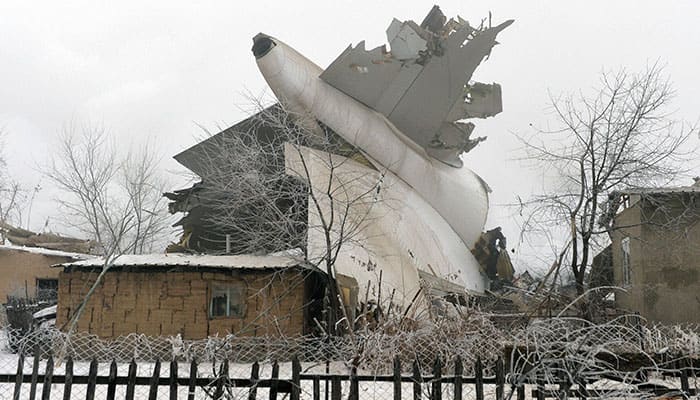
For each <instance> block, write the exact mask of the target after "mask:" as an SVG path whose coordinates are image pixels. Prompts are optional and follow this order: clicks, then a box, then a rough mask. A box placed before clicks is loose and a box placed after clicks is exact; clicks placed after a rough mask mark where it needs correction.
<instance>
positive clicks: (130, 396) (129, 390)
mask: <svg viewBox="0 0 700 400" xmlns="http://www.w3.org/2000/svg"><path fill="white" fill-rule="evenodd" d="M135 387H136V360H134V359H133V358H132V359H131V362H130V363H129V375H128V376H127V380H126V397H125V399H126V400H134V388H135ZM65 400H68V399H65Z"/></svg>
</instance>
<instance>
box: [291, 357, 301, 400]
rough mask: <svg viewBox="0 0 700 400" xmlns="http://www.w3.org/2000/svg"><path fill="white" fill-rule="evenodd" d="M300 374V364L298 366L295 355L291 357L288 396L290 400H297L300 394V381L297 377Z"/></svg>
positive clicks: (297, 359)
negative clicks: (290, 384)
mask: <svg viewBox="0 0 700 400" xmlns="http://www.w3.org/2000/svg"><path fill="white" fill-rule="evenodd" d="M300 374H301V364H299V358H298V357H297V356H296V355H295V356H294V357H292V393H291V394H290V399H291V400H299V395H300V394H301V379H300V378H299V375H300Z"/></svg>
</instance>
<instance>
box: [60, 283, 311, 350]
mask: <svg viewBox="0 0 700 400" xmlns="http://www.w3.org/2000/svg"><path fill="white" fill-rule="evenodd" d="M97 274H98V273H97V272H96V271H81V270H72V271H70V270H68V271H64V272H61V274H60V278H59V289H58V313H57V320H56V326H57V327H59V328H60V327H65V324H66V323H67V322H68V321H69V320H70V319H71V317H72V316H73V314H74V313H75V311H76V309H77V307H78V305H79V304H80V302H81V301H82V300H83V298H84V297H85V295H86V293H87V292H88V290H89V288H90V287H91V286H92V284H93V283H94V282H95V279H96V277H97ZM227 288H234V289H235V292H234V294H241V295H240V296H235V297H237V298H236V299H231V302H232V303H236V307H237V308H236V310H237V312H236V313H232V314H235V315H229V316H212V313H211V310H210V308H211V307H212V295H213V294H216V293H221V291H222V290H223V291H226V290H227ZM304 306H305V285H304V274H303V273H302V272H301V271H299V270H296V269H288V270H281V271H267V270H266V271H220V272H199V271H194V272H172V271H158V272H151V271H132V272H127V271H120V270H115V271H110V272H107V273H106V274H105V276H104V279H103V280H102V282H101V283H100V284H99V286H98V287H97V290H96V291H95V292H94V293H93V295H92V296H91V297H90V299H89V300H88V302H87V306H86V308H85V311H84V313H83V314H82V316H81V317H80V319H79V321H78V324H77V330H78V331H82V332H89V333H93V334H96V335H98V336H100V337H102V338H113V337H118V336H121V335H126V334H129V333H132V332H133V333H142V334H146V335H149V336H174V335H178V334H179V335H181V336H182V338H183V339H201V338H205V337H208V336H214V335H219V336H224V335H226V334H229V333H233V334H236V335H239V336H297V335H301V334H303V333H304V329H305V326H304V321H305V316H304V313H305V307H304ZM232 308H233V305H232ZM214 314H215V313H214Z"/></svg>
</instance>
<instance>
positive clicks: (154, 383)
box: [148, 360, 160, 400]
mask: <svg viewBox="0 0 700 400" xmlns="http://www.w3.org/2000/svg"><path fill="white" fill-rule="evenodd" d="M159 380H160V360H156V365H154V366H153V375H151V381H150V382H149V386H150V388H149V390H148V400H156V399H157V398H158V381H159Z"/></svg>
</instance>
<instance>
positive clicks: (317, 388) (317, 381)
mask: <svg viewBox="0 0 700 400" xmlns="http://www.w3.org/2000/svg"><path fill="white" fill-rule="evenodd" d="M313 386H314V388H313V391H314V400H321V378H320V377H319V376H318V375H314V383H313Z"/></svg>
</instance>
